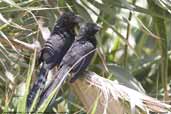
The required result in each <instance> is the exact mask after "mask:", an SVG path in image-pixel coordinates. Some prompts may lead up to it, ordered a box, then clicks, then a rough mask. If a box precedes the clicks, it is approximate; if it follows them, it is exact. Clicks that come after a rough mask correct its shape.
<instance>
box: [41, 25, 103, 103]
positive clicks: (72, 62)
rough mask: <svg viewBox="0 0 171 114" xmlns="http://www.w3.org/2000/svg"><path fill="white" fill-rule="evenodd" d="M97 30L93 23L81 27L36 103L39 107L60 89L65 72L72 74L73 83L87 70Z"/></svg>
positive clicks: (93, 50)
mask: <svg viewBox="0 0 171 114" xmlns="http://www.w3.org/2000/svg"><path fill="white" fill-rule="evenodd" d="M99 29H100V28H99V26H97V24H95V23H86V24H84V25H83V26H81V28H80V33H79V35H78V39H77V40H75V41H74V43H73V44H72V46H71V48H70V49H69V50H68V52H67V53H66V54H65V56H64V57H63V59H62V61H61V64H60V66H59V67H60V68H59V71H58V73H57V75H56V76H55V79H54V81H53V82H52V83H51V84H50V85H49V87H48V88H47V89H46V90H45V91H44V92H42V94H41V96H40V100H39V103H38V105H39V106H40V105H41V104H42V102H43V101H44V100H45V99H46V98H47V96H49V94H50V93H51V92H52V91H53V90H54V89H55V88H58V89H59V88H60V86H61V85H62V83H63V82H64V80H65V79H66V77H67V72H71V73H72V76H73V77H72V79H71V82H74V81H75V80H76V79H77V78H78V76H79V73H81V72H82V71H83V70H85V69H86V68H87V66H88V65H89V63H90V61H91V59H92V57H93V55H94V52H95V49H96V39H95V34H96V32H97V31H99Z"/></svg>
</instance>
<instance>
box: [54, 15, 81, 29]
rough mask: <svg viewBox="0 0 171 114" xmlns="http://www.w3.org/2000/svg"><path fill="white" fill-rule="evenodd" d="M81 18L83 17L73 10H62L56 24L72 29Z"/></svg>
mask: <svg viewBox="0 0 171 114" xmlns="http://www.w3.org/2000/svg"><path fill="white" fill-rule="evenodd" d="M82 20H83V19H82V18H81V17H80V16H79V15H76V14H75V13H73V12H64V13H62V14H61V16H60V18H59V19H58V21H57V23H58V25H61V26H64V27H67V28H68V29H72V28H74V27H75V26H76V25H78V24H79V23H80V22H81V21H82Z"/></svg>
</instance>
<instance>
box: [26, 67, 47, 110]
mask: <svg viewBox="0 0 171 114" xmlns="http://www.w3.org/2000/svg"><path fill="white" fill-rule="evenodd" d="M47 73H48V69H45V68H44V64H43V65H42V67H41V69H40V73H39V77H38V79H37V80H36V82H35V83H34V85H33V87H32V89H31V90H30V93H29V95H28V97H27V108H28V109H29V108H30V107H31V104H32V102H33V100H34V98H35V96H36V94H37V92H38V90H43V88H44V86H45V83H46V79H47Z"/></svg>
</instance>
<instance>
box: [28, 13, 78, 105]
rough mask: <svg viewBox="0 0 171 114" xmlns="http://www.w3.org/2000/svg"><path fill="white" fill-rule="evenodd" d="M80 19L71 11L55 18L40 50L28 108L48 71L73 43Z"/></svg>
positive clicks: (58, 61)
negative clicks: (53, 24)
mask: <svg viewBox="0 0 171 114" xmlns="http://www.w3.org/2000/svg"><path fill="white" fill-rule="evenodd" d="M80 20H81V18H80V17H79V16H77V15H75V14H74V13H73V12H65V13H64V14H62V15H61V16H60V18H59V19H58V20H57V23H56V25H55V26H54V29H53V31H52V33H51V35H50V37H49V38H48V40H47V41H46V42H45V45H44V47H43V49H42V50H41V52H40V57H39V63H42V66H41V68H40V72H39V76H38V79H37V81H36V82H35V83H34V85H33V87H32V89H31V91H30V93H29V95H28V97H27V107H28V108H30V106H31V103H32V101H33V99H34V97H35V95H36V93H37V91H38V90H39V89H40V90H41V89H43V88H44V85H45V81H46V78H47V74H48V71H49V70H50V69H52V68H53V67H54V66H55V65H59V64H60V62H61V60H62V58H63V56H64V55H65V53H66V52H67V50H68V49H69V48H70V46H71V44H72V43H73V41H74V39H75V32H74V27H75V26H76V25H77V24H78V23H79V22H80Z"/></svg>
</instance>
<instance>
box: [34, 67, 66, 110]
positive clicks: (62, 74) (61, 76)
mask: <svg viewBox="0 0 171 114" xmlns="http://www.w3.org/2000/svg"><path fill="white" fill-rule="evenodd" d="M68 71H69V67H62V68H61V69H60V70H59V71H58V72H57V74H56V75H55V79H54V81H53V82H51V84H49V86H48V87H47V88H46V90H45V91H43V92H42V94H41V96H40V100H39V102H38V105H37V106H38V107H39V106H40V105H41V104H42V103H43V102H44V101H45V99H46V98H47V97H48V96H49V95H50V93H51V92H52V91H53V90H54V89H55V88H56V87H57V90H59V89H60V87H61V85H62V84H63V82H64V81H65V80H66V78H67V76H68ZM57 92H58V91H57ZM56 94H57V93H56ZM51 102H52V101H51Z"/></svg>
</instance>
